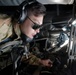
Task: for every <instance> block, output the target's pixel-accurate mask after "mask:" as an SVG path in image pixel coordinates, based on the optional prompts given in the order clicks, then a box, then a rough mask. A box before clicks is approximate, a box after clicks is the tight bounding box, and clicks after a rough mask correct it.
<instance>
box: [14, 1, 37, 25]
mask: <svg viewBox="0 0 76 75" xmlns="http://www.w3.org/2000/svg"><path fill="white" fill-rule="evenodd" d="M35 2H37V1H36V0H31V1H30V2H29V1H24V2H22V3H21V4H20V5H19V8H18V9H17V10H16V13H15V17H16V19H17V21H18V23H19V24H21V23H23V22H24V21H25V19H26V18H27V9H26V6H27V5H30V4H32V3H35Z"/></svg>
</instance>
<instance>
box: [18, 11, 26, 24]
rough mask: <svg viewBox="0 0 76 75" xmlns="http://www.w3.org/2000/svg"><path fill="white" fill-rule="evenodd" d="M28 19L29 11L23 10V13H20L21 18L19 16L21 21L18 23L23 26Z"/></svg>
mask: <svg viewBox="0 0 76 75" xmlns="http://www.w3.org/2000/svg"><path fill="white" fill-rule="evenodd" d="M26 17H27V10H25V11H24V10H22V11H21V13H20V16H19V19H18V23H19V24H21V23H23V22H24V21H25V19H26Z"/></svg>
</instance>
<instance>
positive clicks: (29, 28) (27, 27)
mask: <svg viewBox="0 0 76 75" xmlns="http://www.w3.org/2000/svg"><path fill="white" fill-rule="evenodd" d="M34 23H36V24H38V25H39V26H40V25H42V23H43V15H40V16H37V17H36V16H34V15H31V16H29V18H27V19H26V20H25V22H24V23H23V24H22V25H21V31H22V32H23V33H24V34H25V35H26V36H28V37H29V38H31V39H32V38H33V37H34V36H35V35H36V34H37V33H39V32H40V29H39V28H38V29H33V26H34V25H35V24H34Z"/></svg>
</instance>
